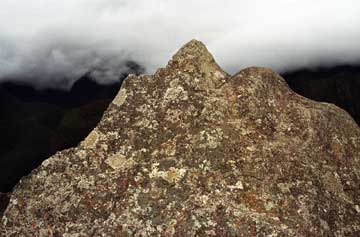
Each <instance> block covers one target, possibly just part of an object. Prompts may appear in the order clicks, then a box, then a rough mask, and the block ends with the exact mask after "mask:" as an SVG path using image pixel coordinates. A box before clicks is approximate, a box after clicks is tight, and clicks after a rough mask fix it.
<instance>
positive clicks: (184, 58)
mask: <svg viewBox="0 0 360 237" xmlns="http://www.w3.org/2000/svg"><path fill="white" fill-rule="evenodd" d="M167 68H168V69H169V70H174V69H175V68H176V69H178V70H180V71H181V72H184V73H188V74H191V75H192V76H194V77H197V76H199V75H201V77H203V78H204V79H206V80H207V81H208V82H209V83H210V84H211V85H212V86H215V87H217V86H218V85H219V84H221V83H223V79H224V78H226V77H228V76H229V75H228V74H227V73H226V72H225V71H224V70H222V69H221V67H220V66H219V65H218V64H217V63H216V61H215V59H214V57H213V56H212V54H211V53H210V52H209V51H208V49H207V48H206V46H205V44H203V43H202V42H201V41H198V40H195V39H193V40H191V41H190V42H188V43H186V44H185V45H184V46H182V47H181V48H180V49H179V51H177V53H175V55H174V56H173V57H172V60H171V61H170V62H169V64H168V66H167Z"/></svg>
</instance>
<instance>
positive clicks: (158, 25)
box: [0, 0, 360, 87]
mask: <svg viewBox="0 0 360 237" xmlns="http://www.w3.org/2000/svg"><path fill="white" fill-rule="evenodd" d="M193 38H196V39H199V40H201V41H203V42H204V43H206V45H207V46H208V48H209V49H210V50H211V51H212V53H213V54H214V56H215V58H216V59H217V61H218V62H219V64H220V65H221V66H222V67H223V68H225V70H227V71H229V72H230V73H234V72H236V71H237V70H239V69H241V68H243V67H247V66H252V65H257V66H267V67H272V68H273V69H275V70H277V71H280V72H281V71H283V70H290V69H296V68H300V67H306V66H311V65H312V66H314V65H321V66H326V65H332V64H340V63H349V64H355V63H359V62H360V2H359V1H357V0H341V1H340V0H275V1H268V0H225V1H218V0H182V1H178V0H76V1H74V0H61V1H59V0H47V1H44V0H1V1H0V81H4V80H24V81H26V82H28V83H32V84H34V85H36V86H37V87H69V86H71V85H72V83H73V82H74V81H75V80H76V79H77V78H79V77H80V76H81V75H83V74H85V73H86V72H88V71H91V70H94V72H95V73H94V75H95V77H96V80H97V81H99V82H102V83H109V82H112V81H114V80H117V79H118V76H119V75H120V74H121V73H124V72H126V71H127V70H129V68H128V67H127V62H128V61H129V60H130V61H135V62H137V63H139V64H140V65H142V66H144V67H145V68H146V70H147V72H148V73H151V72H153V71H154V70H155V69H156V68H158V67H161V66H164V65H165V64H166V62H167V61H168V59H169V58H170V57H171V55H172V54H173V53H174V51H176V50H177V49H178V48H179V47H180V46H181V45H182V44H184V43H186V42H187V41H189V40H190V39H193ZM99 68H101V70H97V69H99Z"/></svg>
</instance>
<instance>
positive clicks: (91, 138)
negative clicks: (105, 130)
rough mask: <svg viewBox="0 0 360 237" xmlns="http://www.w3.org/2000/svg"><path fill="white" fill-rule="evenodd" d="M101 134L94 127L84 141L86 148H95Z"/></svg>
mask: <svg viewBox="0 0 360 237" xmlns="http://www.w3.org/2000/svg"><path fill="white" fill-rule="evenodd" d="M99 137H100V134H99V132H98V131H96V129H94V130H93V131H92V132H91V133H90V134H89V135H88V136H87V137H86V138H85V140H84V141H83V142H82V144H81V145H83V146H84V147H85V148H94V147H95V146H96V144H97V143H98V141H99Z"/></svg>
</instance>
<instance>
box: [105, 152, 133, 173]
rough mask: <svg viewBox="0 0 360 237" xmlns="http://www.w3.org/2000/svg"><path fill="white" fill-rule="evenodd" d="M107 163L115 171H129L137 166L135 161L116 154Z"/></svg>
mask: <svg viewBox="0 0 360 237" xmlns="http://www.w3.org/2000/svg"><path fill="white" fill-rule="evenodd" d="M105 163H106V164H108V165H109V166H110V167H111V168H113V169H114V170H120V171H123V170H127V169H130V168H131V167H133V166H134V165H135V161H134V160H133V159H127V158H126V157H125V156H124V155H123V154H120V153H116V154H115V155H113V156H111V157H110V158H108V159H106V160H105Z"/></svg>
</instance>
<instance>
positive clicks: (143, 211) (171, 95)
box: [2, 40, 360, 236]
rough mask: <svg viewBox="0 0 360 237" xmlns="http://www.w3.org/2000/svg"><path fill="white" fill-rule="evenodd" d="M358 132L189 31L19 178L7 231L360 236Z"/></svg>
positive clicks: (334, 110) (330, 110) (342, 116)
mask: <svg viewBox="0 0 360 237" xmlns="http://www.w3.org/2000/svg"><path fill="white" fill-rule="evenodd" d="M359 185H360V129H359V127H358V126H357V125H356V123H355V122H354V120H353V119H352V118H351V117H350V116H349V115H348V114H347V113H346V112H344V111H343V110H341V109H339V108H338V107H336V106H334V105H332V104H327V103H318V102H314V101H311V100H309V99H306V98H304V97H302V96H299V95H297V94H296V93H294V92H293V91H291V90H290V89H289V88H288V86H287V84H286V83H285V81H284V80H283V79H282V78H281V77H280V76H278V75H277V74H276V73H274V72H273V71H271V70H270V69H266V68H256V67H253V68H247V69H245V70H242V71H240V72H239V73H237V74H236V75H234V76H229V75H228V74H227V73H225V72H224V71H223V70H222V69H221V68H220V67H219V66H218V65H217V64H216V63H215V61H214V59H213V57H212V56H211V55H210V54H209V52H208V51H207V50H206V48H205V46H204V45H203V44H202V43H200V42H198V41H195V40H193V41H191V42H189V43H188V44H186V45H185V46H184V47H183V48H181V49H180V51H179V52H178V53H176V54H175V56H174V57H173V59H172V60H171V61H170V62H169V64H168V65H167V67H166V68H162V69H159V70H158V71H157V72H156V73H155V75H153V76H144V75H143V76H130V77H129V78H128V79H127V80H125V82H124V84H123V85H122V88H121V90H120V92H119V93H118V95H117V97H116V98H115V99H114V100H113V102H112V104H111V105H110V106H109V108H108V109H107V111H106V112H105V114H104V116H103V118H102V120H101V122H100V123H99V124H98V126H97V127H96V128H95V129H94V130H93V131H92V132H91V133H90V135H89V136H88V137H87V138H86V139H85V140H84V141H83V142H82V143H81V144H80V145H79V146H78V147H76V148H73V149H69V150H65V151H62V152H59V153H57V154H56V155H54V156H52V157H51V158H49V159H48V160H46V161H44V162H43V163H42V165H41V166H40V167H39V168H37V169H36V170H34V171H33V172H32V173H31V175H29V176H28V177H25V178H23V179H22V180H21V182H20V183H19V184H18V185H17V186H16V188H15V190H14V192H13V194H12V197H11V200H10V204H9V206H8V208H7V210H6V211H5V214H4V217H3V219H2V225H3V228H2V234H3V235H5V236H356V235H358V234H359V233H360V201H359V196H360V189H359Z"/></svg>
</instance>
